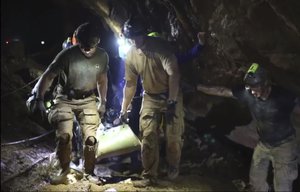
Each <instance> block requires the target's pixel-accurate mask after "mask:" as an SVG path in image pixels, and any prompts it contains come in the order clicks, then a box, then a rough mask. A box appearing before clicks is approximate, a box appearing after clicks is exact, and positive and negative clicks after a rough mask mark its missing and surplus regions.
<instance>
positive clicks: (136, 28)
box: [122, 16, 147, 38]
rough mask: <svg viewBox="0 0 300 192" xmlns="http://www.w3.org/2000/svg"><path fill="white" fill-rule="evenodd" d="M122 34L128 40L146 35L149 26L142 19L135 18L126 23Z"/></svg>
mask: <svg viewBox="0 0 300 192" xmlns="http://www.w3.org/2000/svg"><path fill="white" fill-rule="evenodd" d="M122 33H123V34H124V36H125V37H126V38H132V37H135V36H139V35H146V33H147V25H146V24H145V21H144V20H143V19H142V18H141V17H138V16H134V17H131V18H129V19H128V20H127V21H126V22H125V23H124V26H123V29H122Z"/></svg>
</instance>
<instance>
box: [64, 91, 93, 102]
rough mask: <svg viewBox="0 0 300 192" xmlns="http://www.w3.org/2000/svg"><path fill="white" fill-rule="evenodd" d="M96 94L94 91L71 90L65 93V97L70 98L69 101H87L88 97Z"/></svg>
mask: <svg viewBox="0 0 300 192" xmlns="http://www.w3.org/2000/svg"><path fill="white" fill-rule="evenodd" d="M93 94H94V90H91V91H84V92H83V91H76V90H73V89H71V90H69V91H68V92H65V95H66V96H67V97H68V99H69V100H72V99H85V98H87V97H90V96H91V95H93Z"/></svg>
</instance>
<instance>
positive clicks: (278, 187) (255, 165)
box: [250, 136, 298, 192]
mask: <svg viewBox="0 0 300 192" xmlns="http://www.w3.org/2000/svg"><path fill="white" fill-rule="evenodd" d="M296 146H297V143H296V139H295V137H294V136H292V138H291V140H289V141H288V142H286V143H283V144H281V145H279V146H277V147H270V146H266V145H264V144H263V143H262V142H259V143H258V144H257V146H256V147H255V149H254V153H253V157H252V162H251V168H250V185H251V187H252V189H253V191H268V190H269V185H268V183H267V176H268V169H269V166H270V162H272V166H273V174H274V178H273V184H274V190H275V191H276V192H277V191H292V190H293V189H292V187H293V181H294V180H295V179H296V178H297V176H298V164H297V149H296Z"/></svg>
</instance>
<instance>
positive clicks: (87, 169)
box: [84, 143, 101, 185]
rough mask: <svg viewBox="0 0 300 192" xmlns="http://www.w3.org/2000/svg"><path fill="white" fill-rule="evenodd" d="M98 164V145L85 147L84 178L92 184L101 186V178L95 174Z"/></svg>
mask: <svg viewBox="0 0 300 192" xmlns="http://www.w3.org/2000/svg"><path fill="white" fill-rule="evenodd" d="M95 163H96V144H95V143H94V145H85V147H84V177H85V179H86V180H88V181H89V182H91V183H94V184H97V185H99V184H101V181H100V180H99V178H98V177H97V176H96V175H95V174H94V168H95Z"/></svg>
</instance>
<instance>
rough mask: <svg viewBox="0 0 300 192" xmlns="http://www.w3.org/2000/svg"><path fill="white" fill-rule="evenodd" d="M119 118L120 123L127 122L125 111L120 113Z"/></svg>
mask: <svg viewBox="0 0 300 192" xmlns="http://www.w3.org/2000/svg"><path fill="white" fill-rule="evenodd" d="M120 120H121V122H122V123H128V122H129V119H128V113H127V111H126V112H121V113H120Z"/></svg>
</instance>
